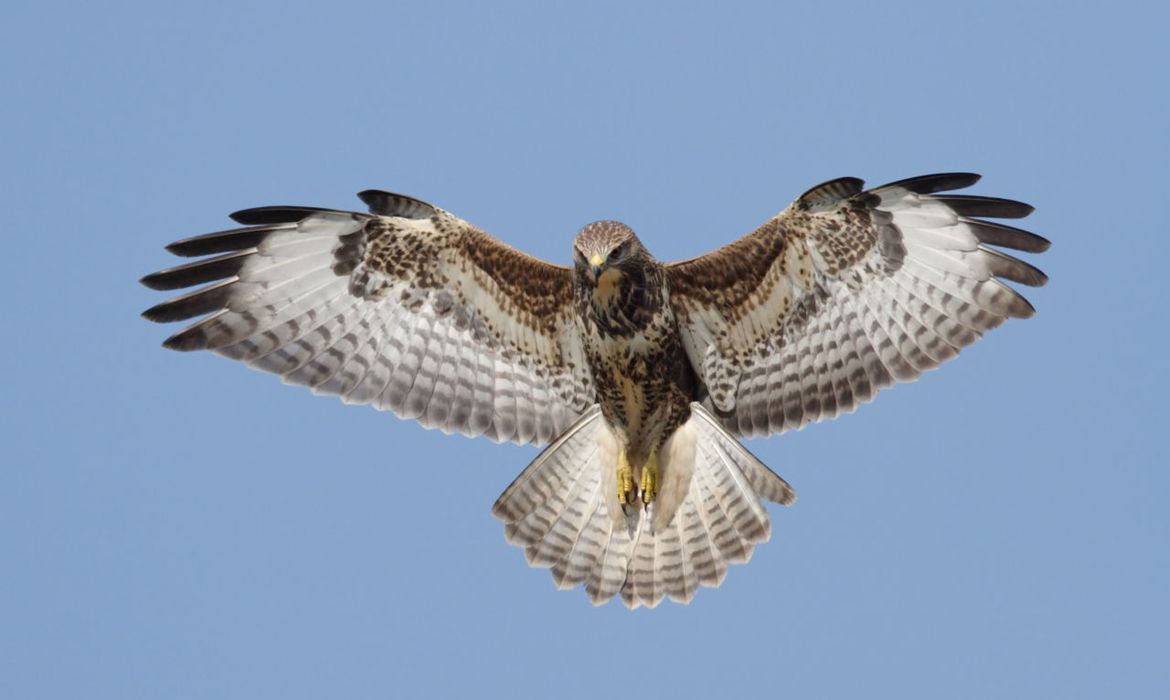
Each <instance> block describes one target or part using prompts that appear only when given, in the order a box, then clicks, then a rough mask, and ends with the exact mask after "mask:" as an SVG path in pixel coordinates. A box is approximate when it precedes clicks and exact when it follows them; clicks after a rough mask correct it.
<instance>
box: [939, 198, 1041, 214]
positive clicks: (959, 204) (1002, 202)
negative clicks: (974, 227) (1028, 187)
mask: <svg viewBox="0 0 1170 700" xmlns="http://www.w3.org/2000/svg"><path fill="white" fill-rule="evenodd" d="M935 199H937V200H938V201H940V202H942V203H943V204H946V205H947V206H948V207H950V208H951V209H953V210H954V212H955V213H956V214H958V215H959V216H990V217H992V218H994V219H1022V218H1024V217H1025V216H1027V215H1028V214H1031V213H1032V210H1033V207H1032V205H1030V204H1024V203H1023V202H1017V201H1015V200H1014V199H1000V198H999V197H980V196H978V195H964V194H947V195H942V196H938V197H935Z"/></svg>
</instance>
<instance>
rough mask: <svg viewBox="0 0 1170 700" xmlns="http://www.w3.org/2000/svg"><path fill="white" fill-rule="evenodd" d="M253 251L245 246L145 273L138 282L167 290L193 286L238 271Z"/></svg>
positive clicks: (219, 278)
mask: <svg viewBox="0 0 1170 700" xmlns="http://www.w3.org/2000/svg"><path fill="white" fill-rule="evenodd" d="M254 252H256V249H255V248H246V249H244V250H240V251H236V252H234V253H228V254H226V255H221V256H219V257H216V258H211V259H209V260H198V261H196V262H193V263H188V264H186V265H178V266H176V267H172V268H168V269H166V270H160V271H159V272H153V273H151V274H149V275H146V276H145V277H143V278H142V279H141V280H139V282H141V283H142V284H144V285H146V286H147V287H150V288H151V289H159V290H167V289H182V288H183V287H194V286H195V285H197V284H203V283H204V282H212V281H214V280H221V279H225V278H227V277H231V276H232V275H234V274H236V273H237V272H239V271H240V268H241V267H242V266H243V264H244V261H245V260H247V259H248V256H249V255H251V254H252V253H254Z"/></svg>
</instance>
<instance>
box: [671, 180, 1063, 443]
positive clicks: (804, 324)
mask: <svg viewBox="0 0 1170 700" xmlns="http://www.w3.org/2000/svg"><path fill="white" fill-rule="evenodd" d="M978 179H979V176H978V175H972V174H967V173H949V174H940V175H926V176H923V177H916V178H911V179H909V180H902V181H899V182H894V183H890V184H888V185H883V186H881V187H877V188H874V189H872V190H868V191H862V188H863V183H862V181H861V180H858V179H856V178H842V179H838V180H832V181H830V182H826V183H824V184H822V185H819V186H817V187H814V188H813V189H811V190H809V191H808V192H806V193H805V194H804V195H802V196H801V197H800V198H799V199H797V200H796V202H794V203H793V204H792V205H791V206H789V207H788V208H787V209H785V210H784V211H782V212H781V213H780V214H778V215H777V216H776V217H774V218H773V219H771V220H770V221H768V222H767V223H765V224H764V225H763V226H761V227H760V228H759V229H757V230H756V231H754V232H752V233H750V234H748V235H747V236H745V237H743V238H741V239H739V240H738V241H735V242H734V243H732V244H730V245H728V246H726V247H724V248H721V249H719V250H716V251H714V252H712V253H709V254H707V255H703V256H701V257H698V258H694V259H692V260H687V261H684V262H679V263H674V264H672V265H670V266H668V268H667V269H668V274H669V284H670V290H671V299H672V303H673V304H674V307H675V311H676V313H677V314H678V318H679V325H680V328H681V331H682V335H683V342H684V345H685V347H686V351H687V355H688V358H689V359H690V362H691V364H692V365H693V366H694V368H695V371H696V373H697V374H698V376H699V378H700V379H701V381H702V382H703V384H704V385H705V387H706V389H707V391H708V395H707V398H706V403H707V405H709V406H711V407H712V408H713V409H714V410H715V411H716V412H717V413H718V414H719V415H720V417H721V418H722V419H723V421H724V423H725V424H726V426H727V427H728V428H729V429H730V430H731V431H733V432H735V433H737V434H739V435H742V436H756V435H766V434H768V433H776V432H781V431H783V430H787V429H790V428H800V427H802V426H803V425H805V424H806V423H809V422H811V421H818V420H823V419H827V418H832V417H833V416H836V415H837V414H839V413H842V412H849V411H852V410H854V408H856V407H857V405H858V404H862V403H866V402H868V401H870V400H872V399H873V396H874V394H875V393H876V392H877V391H878V390H879V389H882V388H885V387H887V386H890V385H891V384H893V383H894V382H896V381H908V380H913V379H915V378H917V377H918V376H919V374H920V373H922V372H924V371H926V370H929V369H933V368H935V367H937V366H938V365H939V364H941V363H942V362H943V361H945V360H948V359H950V358H952V357H954V356H955V355H957V354H958V352H959V350H960V349H961V348H963V347H965V346H967V345H970V344H971V343H973V342H975V341H976V340H978V339H979V337H980V336H981V335H982V334H983V333H984V332H985V331H987V330H989V329H991V328H994V327H996V326H998V325H999V324H1001V323H1003V322H1004V321H1005V320H1006V319H1008V318H1013V317H1014V318H1025V317H1028V316H1031V315H1032V313H1033V309H1032V306H1031V305H1030V304H1029V303H1028V302H1027V301H1026V300H1025V299H1024V298H1023V297H1022V296H1020V295H1019V294H1018V293H1016V292H1015V291H1014V290H1013V289H1012V288H1010V287H1008V286H1007V285H1005V284H1003V282H1001V281H1000V279H1004V280H1010V281H1013V282H1017V283H1020V284H1025V285H1031V286H1039V285H1042V284H1044V283H1045V282H1046V281H1047V278H1046V277H1045V276H1044V274H1043V273H1042V272H1040V271H1039V270H1037V269H1036V268H1034V267H1032V266H1031V265H1029V264H1027V263H1024V262H1022V261H1020V260H1017V259H1015V258H1013V257H1010V256H1008V255H1005V254H1004V253H1002V252H1000V251H998V250H997V249H995V248H993V247H992V246H999V247H1003V248H1012V249H1016V250H1022V251H1027V252H1033V253H1037V252H1041V251H1044V250H1045V249H1047V248H1048V241H1047V240H1045V239H1043V238H1041V237H1039V236H1036V235H1034V234H1031V233H1028V232H1026V231H1021V230H1019V229H1016V228H1012V227H1010V226H1005V225H1002V224H998V223H992V222H989V221H985V220H983V218H982V217H992V218H1008V219H1011V218H1019V217H1023V216H1027V215H1028V214H1029V213H1030V212H1031V211H1032V208H1031V207H1030V206H1028V205H1026V204H1022V203H1020V202H1014V201H1010V200H1005V199H994V198H990V197H973V196H961V195H940V194H936V193H938V192H944V191H947V190H954V189H960V188H963V187H968V186H970V185H972V184H974V183H975V182H976V181H978Z"/></svg>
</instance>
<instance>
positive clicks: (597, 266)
mask: <svg viewBox="0 0 1170 700" xmlns="http://www.w3.org/2000/svg"><path fill="white" fill-rule="evenodd" d="M589 271H590V272H592V273H593V281H594V282H596V281H597V280H598V278H600V277H601V273H602V272H604V271H605V258H603V257H601V256H600V255H598V254H597V253H594V254H593V257H591V258H589Z"/></svg>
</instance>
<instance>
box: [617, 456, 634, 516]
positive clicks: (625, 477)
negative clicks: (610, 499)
mask: <svg viewBox="0 0 1170 700" xmlns="http://www.w3.org/2000/svg"><path fill="white" fill-rule="evenodd" d="M617 488H618V503H620V504H622V505H623V506H625V505H627V504H629V503H633V502H634V470H633V469H631V468H630V462H629V460H628V459H626V451H625V449H622V451H621V452H620V453H619V454H618V470H617Z"/></svg>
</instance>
